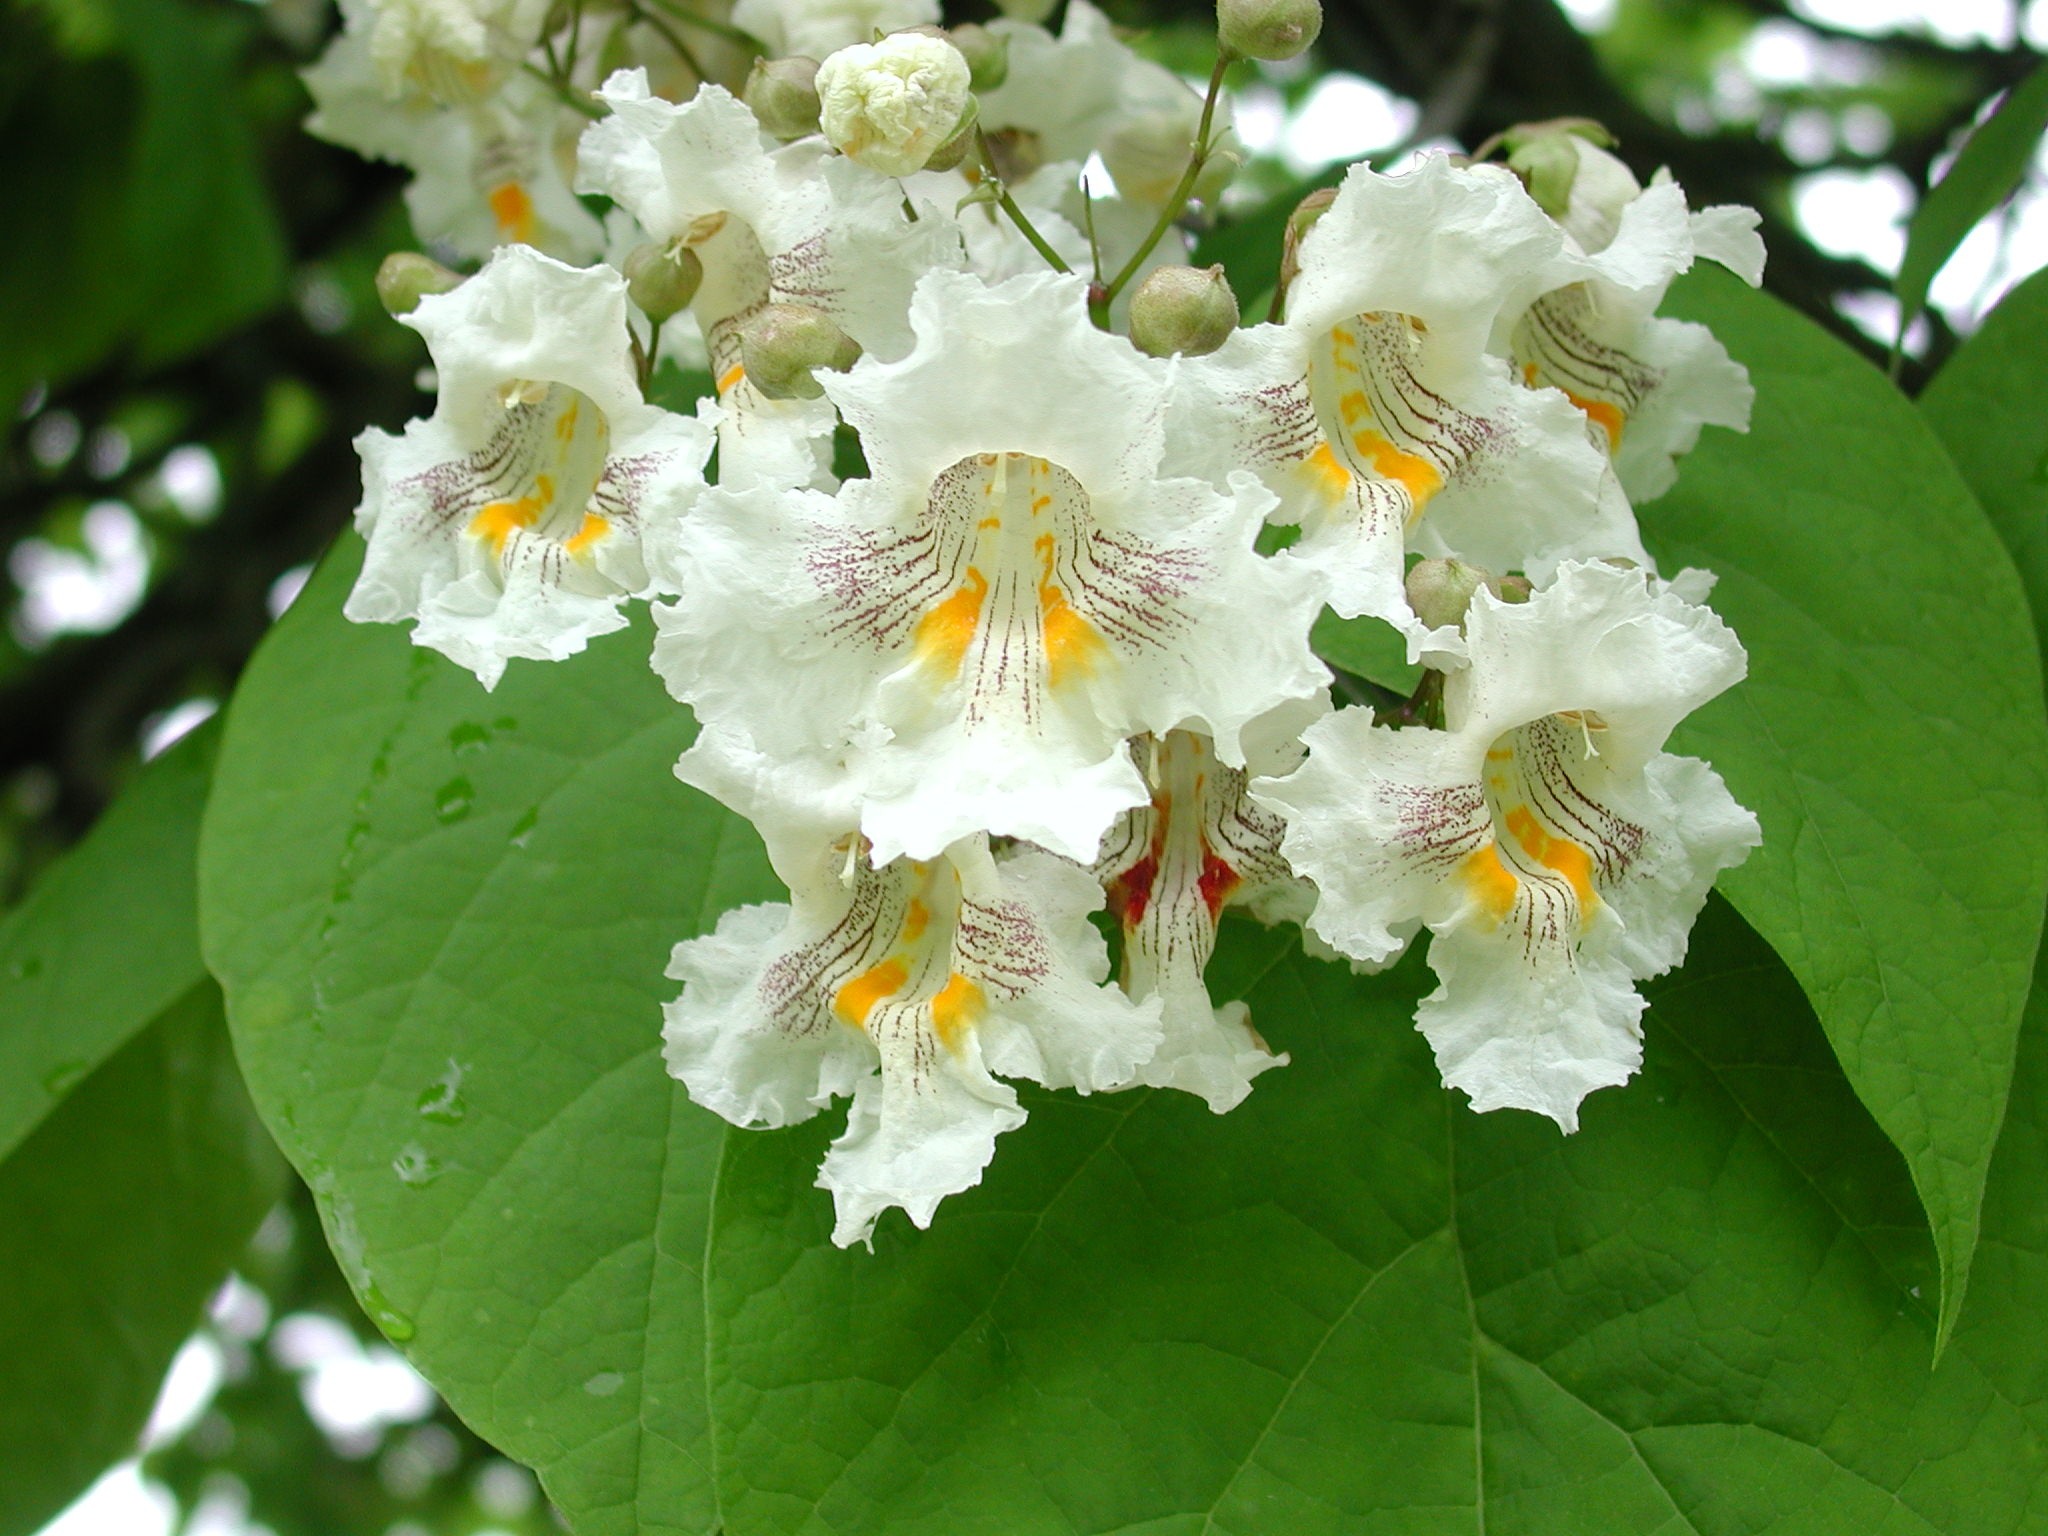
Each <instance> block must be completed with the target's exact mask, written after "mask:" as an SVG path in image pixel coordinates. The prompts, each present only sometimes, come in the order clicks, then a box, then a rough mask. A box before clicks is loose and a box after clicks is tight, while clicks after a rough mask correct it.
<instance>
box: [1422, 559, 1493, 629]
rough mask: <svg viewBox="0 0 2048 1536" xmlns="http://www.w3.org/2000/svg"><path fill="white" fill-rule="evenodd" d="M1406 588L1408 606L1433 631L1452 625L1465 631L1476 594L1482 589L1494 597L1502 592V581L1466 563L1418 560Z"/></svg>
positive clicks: (1459, 561) (1490, 573) (1488, 572)
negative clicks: (1469, 610) (1466, 615)
mask: <svg viewBox="0 0 2048 1536" xmlns="http://www.w3.org/2000/svg"><path fill="white" fill-rule="evenodd" d="M1404 585H1405V587H1406V589H1407V593H1408V606H1409V607H1410V608H1413V609H1414V610H1415V617H1417V618H1418V619H1420V620H1422V622H1423V623H1425V624H1427V625H1428V626H1429V627H1430V628H1431V629H1444V628H1447V627H1449V626H1452V625H1456V626H1457V627H1458V628H1460V629H1463V628H1464V627H1465V610H1466V609H1468V608H1470V607H1471V606H1472V595H1473V594H1474V593H1475V592H1477V591H1478V590H1479V589H1480V588H1481V587H1484V588H1486V590H1487V591H1489V592H1491V593H1492V594H1493V595H1494V596H1495V597H1498V596H1500V592H1501V588H1500V582H1499V580H1498V579H1497V578H1496V577H1495V576H1494V575H1493V573H1492V572H1491V571H1488V570H1484V569H1482V568H1481V567H1479V566H1476V565H1471V564H1468V563H1467V562H1466V561H1463V560H1420V561H1417V562H1416V564H1415V567H1414V569H1412V570H1410V571H1409V572H1408V580H1407V581H1406V583H1404Z"/></svg>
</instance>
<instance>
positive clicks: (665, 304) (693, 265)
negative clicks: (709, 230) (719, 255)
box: [625, 240, 704, 325]
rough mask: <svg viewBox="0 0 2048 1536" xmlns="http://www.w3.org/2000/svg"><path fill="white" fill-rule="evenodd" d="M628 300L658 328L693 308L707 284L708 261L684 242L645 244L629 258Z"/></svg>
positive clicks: (627, 272)
mask: <svg viewBox="0 0 2048 1536" xmlns="http://www.w3.org/2000/svg"><path fill="white" fill-rule="evenodd" d="M625 273H626V297H627V298H629V299H631V300H632V301H633V307H634V308H636V309H638V310H639V311H640V313H641V314H643V315H645V316H646V317H647V318H648V319H650V320H652V321H653V322H654V323H655V324H656V325H661V324H663V323H664V322H666V321H667V320H668V319H669V317H670V316H672V315H676V314H680V313H681V312H682V311H683V310H686V309H688V308H689V307H690V300H692V299H694V298H695V297H697V289H698V288H699V287H700V286H701V285H702V284H703V282H704V262H703V260H702V259H701V258H700V257H699V256H698V255H697V253H696V252H695V251H693V250H691V249H690V248H689V247H688V246H687V245H684V244H683V243H682V242H681V241H680V240H672V241H670V242H669V243H668V244H667V245H641V246H636V247H634V249H633V253H632V254H631V255H630V256H628V257H627V258H626V266H625Z"/></svg>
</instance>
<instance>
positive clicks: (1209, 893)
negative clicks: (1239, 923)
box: [1199, 848, 1239, 922]
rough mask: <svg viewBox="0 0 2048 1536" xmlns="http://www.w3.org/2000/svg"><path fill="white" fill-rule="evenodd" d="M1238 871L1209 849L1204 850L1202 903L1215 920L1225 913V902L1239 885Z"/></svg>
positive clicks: (1201, 881) (1201, 882)
mask: <svg viewBox="0 0 2048 1536" xmlns="http://www.w3.org/2000/svg"><path fill="white" fill-rule="evenodd" d="M1238 883H1239V882H1238V873H1237V871H1236V870H1234V869H1232V868H1231V867H1230V866H1229V865H1228V864H1226V863H1224V862H1223V861H1222V860H1221V859H1219V858H1217V857H1216V855H1215V854H1213V853H1211V852H1210V851H1209V850H1208V849H1206V848H1204V849H1203V850H1202V878H1201V880H1200V882H1199V884H1200V886H1201V891H1202V905H1204V906H1205V907H1207V908H1208V909H1209V919H1210V921H1211V922H1214V921H1215V920H1216V919H1217V918H1219V917H1221V916H1222V915H1223V903H1225V902H1226V901H1228V900H1230V893H1231V892H1232V891H1234V890H1236V889H1237V887H1238Z"/></svg>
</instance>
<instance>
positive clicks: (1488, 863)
mask: <svg viewBox="0 0 2048 1536" xmlns="http://www.w3.org/2000/svg"><path fill="white" fill-rule="evenodd" d="M1458 877H1459V878H1460V879H1461V880H1463V881H1464V882H1465V890H1466V892H1467V893H1468V894H1469V895H1470V896H1471V898H1472V901H1473V903H1474V905H1476V906H1477V907H1478V908H1479V910H1480V911H1482V912H1484V913H1485V914H1486V915H1487V917H1488V919H1489V920H1491V921H1492V922H1495V923H1498V922H1499V921H1500V920H1501V919H1502V918H1504V917H1506V916H1507V915H1508V913H1509V912H1511V911H1513V910H1514V905H1515V896H1516V893H1517V892H1519V891H1520V890H1521V882H1520V881H1519V880H1517V879H1516V878H1515V874H1514V871H1513V870H1511V869H1509V868H1508V867H1507V865H1505V864H1503V863H1502V862H1501V858H1500V848H1499V847H1498V846H1497V845H1496V844H1494V843H1493V842H1491V841H1488V843H1487V845H1486V846H1485V847H1484V848H1481V849H1478V850H1476V851H1475V852H1472V853H1468V854H1466V855H1465V857H1464V858H1463V859H1461V860H1460V861H1459V863H1458Z"/></svg>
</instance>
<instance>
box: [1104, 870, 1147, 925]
mask: <svg viewBox="0 0 2048 1536" xmlns="http://www.w3.org/2000/svg"><path fill="white" fill-rule="evenodd" d="M1158 877H1159V860H1158V859H1157V858H1155V857H1154V856H1153V855H1151V854H1149V853H1148V854H1146V855H1145V857H1144V858H1142V859H1140V860H1138V862H1137V863H1135V864H1133V865H1132V866H1131V867H1130V868H1129V869H1127V870H1125V871H1124V872H1123V873H1122V874H1120V875H1118V876H1117V877H1116V878H1115V879H1114V880H1112V881H1110V882H1109V886H1108V889H1107V892H1106V894H1107V896H1108V898H1109V910H1110V911H1112V912H1114V913H1115V914H1116V918H1117V921H1118V922H1120V923H1122V924H1123V925H1124V929H1125V931H1126V932H1128V931H1129V930H1131V929H1133V928H1135V927H1137V926H1138V924H1140V923H1142V922H1143V921H1144V920H1145V908H1146V907H1147V906H1149V905H1151V902H1152V882H1153V881H1154V880H1156V879H1157V878H1158Z"/></svg>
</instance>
